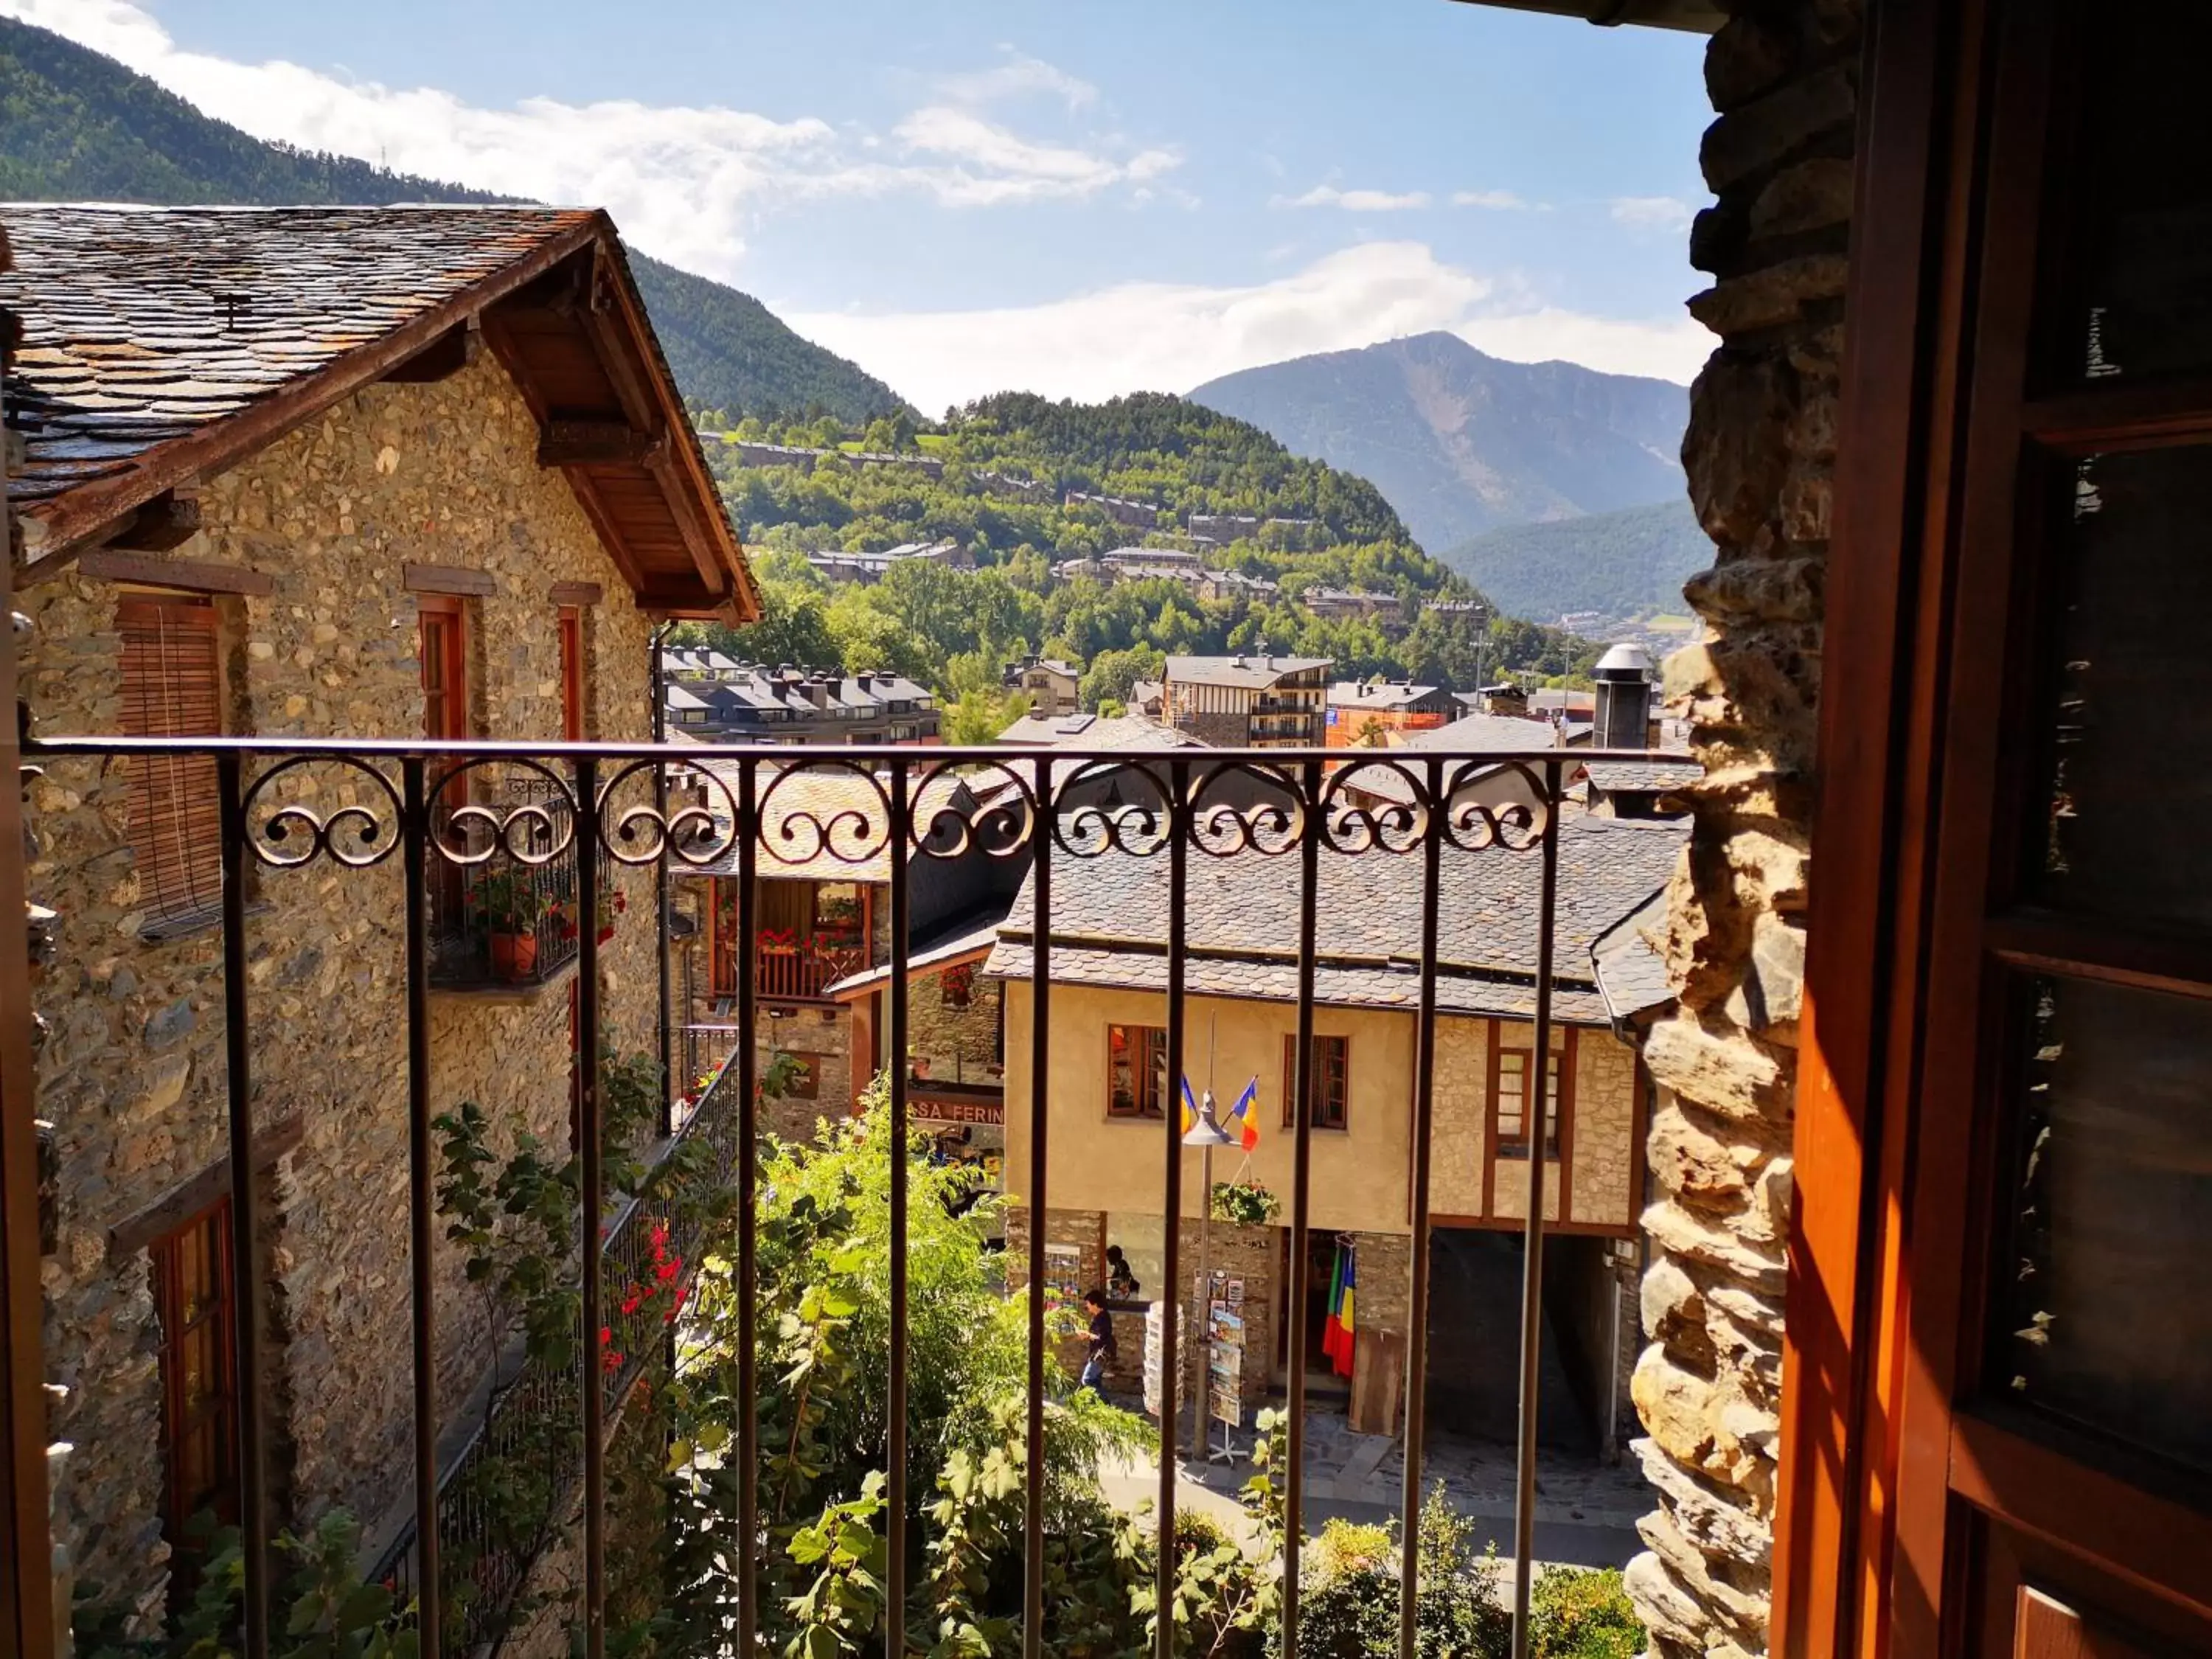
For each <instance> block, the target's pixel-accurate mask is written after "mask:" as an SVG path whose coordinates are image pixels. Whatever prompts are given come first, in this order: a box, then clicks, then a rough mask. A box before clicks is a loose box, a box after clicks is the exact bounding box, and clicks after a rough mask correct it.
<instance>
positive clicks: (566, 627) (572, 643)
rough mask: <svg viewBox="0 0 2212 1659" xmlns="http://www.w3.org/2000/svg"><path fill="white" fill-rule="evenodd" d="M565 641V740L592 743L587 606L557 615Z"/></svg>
mask: <svg viewBox="0 0 2212 1659" xmlns="http://www.w3.org/2000/svg"><path fill="white" fill-rule="evenodd" d="M555 623H556V628H557V629H558V630H559V633H560V639H561V741H562V742H563V743H583V742H586V741H587V740H588V738H589V735H590V732H591V728H592V718H591V714H592V709H591V703H590V698H591V678H590V676H589V675H588V674H587V673H586V671H585V670H586V651H587V649H588V647H587V643H586V639H585V635H584V611H583V607H582V606H580V605H562V606H561V608H560V609H559V611H556V613H555Z"/></svg>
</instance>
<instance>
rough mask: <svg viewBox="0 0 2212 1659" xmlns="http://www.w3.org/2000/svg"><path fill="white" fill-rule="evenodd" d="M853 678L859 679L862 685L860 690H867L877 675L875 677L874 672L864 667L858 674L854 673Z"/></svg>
mask: <svg viewBox="0 0 2212 1659" xmlns="http://www.w3.org/2000/svg"><path fill="white" fill-rule="evenodd" d="M853 678H854V680H855V681H857V682H858V684H859V685H860V690H863V691H865V690H867V689H868V687H869V685H870V684H871V683H872V682H873V680H874V679H875V678H876V677H875V676H874V675H873V674H872V673H871V672H869V671H868V670H866V669H865V668H863V669H862V670H861V671H860V672H859V673H858V674H856V675H854V677H853Z"/></svg>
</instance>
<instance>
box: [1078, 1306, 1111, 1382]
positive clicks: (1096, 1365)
mask: <svg viewBox="0 0 2212 1659" xmlns="http://www.w3.org/2000/svg"><path fill="white" fill-rule="evenodd" d="M1083 1310H1084V1311H1085V1313H1087V1314H1089V1315H1090V1316H1091V1346H1090V1349H1089V1351H1088V1352H1086V1353H1085V1355H1084V1357H1083V1380H1082V1381H1081V1382H1080V1383H1078V1384H1077V1385H1076V1386H1077V1387H1079V1388H1085V1389H1090V1390H1091V1392H1092V1393H1094V1394H1096V1393H1097V1392H1098V1385H1099V1383H1101V1382H1103V1380H1104V1379H1105V1376H1106V1362H1107V1361H1108V1360H1109V1359H1111V1358H1114V1354H1115V1348H1114V1319H1113V1316H1112V1315H1110V1314H1109V1313H1108V1312H1107V1311H1106V1292H1105V1291H1085V1292H1084V1293H1083Z"/></svg>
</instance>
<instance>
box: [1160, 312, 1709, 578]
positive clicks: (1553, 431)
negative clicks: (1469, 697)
mask: <svg viewBox="0 0 2212 1659" xmlns="http://www.w3.org/2000/svg"><path fill="white" fill-rule="evenodd" d="M1190 397H1191V399H1192V401H1193V402H1194V403H1200V404H1205V405H1206V407H1207V408H1209V409H1214V410H1219V411H1221V413H1223V414H1225V415H1233V416H1237V418H1238V419H1240V420H1244V421H1249V422H1251V423H1252V424H1253V425H1255V426H1256V427H1259V428H1261V430H1263V431H1266V432H1268V433H1271V434H1273V435H1274V436H1275V437H1276V438H1278V439H1279V440H1280V441H1282V443H1283V444H1284V446H1285V447H1286V448H1288V449H1289V450H1290V451H1291V453H1293V454H1297V455H1305V456H1310V457H1311V458H1313V459H1316V460H1325V461H1327V462H1328V463H1329V465H1332V466H1334V467H1337V468H1340V470H1342V471H1348V472H1356V473H1358V474H1360V475H1361V476H1363V477H1366V478H1369V479H1370V480H1371V481H1372V482H1373V483H1374V484H1375V486H1376V488H1377V489H1380V490H1381V491H1382V492H1383V496H1384V498H1385V499H1386V500H1388V501H1389V503H1390V504H1391V506H1393V507H1395V508H1397V510H1398V516H1399V517H1400V518H1401V519H1403V520H1405V521H1406V524H1407V527H1408V528H1409V529H1411V530H1412V532H1413V535H1414V537H1415V538H1417V539H1418V540H1419V542H1420V543H1421V544H1422V545H1423V546H1424V547H1428V548H1432V549H1439V550H1441V549H1443V548H1447V547H1453V546H1456V545H1458V544H1460V543H1462V542H1464V541H1467V540H1468V539H1469V538H1473V537H1474V536H1477V535H1480V534H1481V533H1482V532H1485V531H1488V530H1494V529H1497V528H1499V527H1501V526H1507V525H1516V524H1531V523H1541V522H1543V521H1546V520H1555V519H1567V518H1573V517H1576V516H1577V515H1580V514H1583V513H1608V512H1613V511H1616V510H1618V509H1620V508H1622V507H1636V506H1640V505H1643V504H1644V503H1646V502H1650V501H1659V500H1661V499H1662V498H1664V497H1666V496H1668V495H1671V494H1674V493H1675V492H1678V491H1679V490H1680V489H1681V487H1682V470H1681V465H1680V462H1679V461H1678V460H1676V459H1674V456H1675V454H1676V453H1677V451H1678V450H1679V449H1680V445H1681V440H1682V428H1683V427H1684V425H1685V424H1686V422H1687V420H1688V417H1689V394H1688V392H1686V390H1685V389H1684V388H1682V387H1681V386H1676V385H1674V384H1673V383H1672V382H1671V381H1667V380H1645V379H1642V378H1640V377H1638V376H1634V375H1627V374H1601V373H1600V372H1599V371H1597V370H1595V369H1591V368H1583V366H1581V365H1580V364H1578V363H1567V362H1543V363H1519V362H1509V361H1507V360H1505V359H1504V358H1500V357H1493V356H1490V355H1489V354H1488V353H1487V352H1485V351H1482V350H1480V349H1477V348H1476V347H1474V346H1471V345H1469V344H1468V343H1467V342H1466V341H1465V340H1463V339H1462V338H1460V337H1459V336H1458V335H1456V334H1452V333H1449V332H1446V331H1442V330H1432V331H1430V332H1427V333H1425V334H1411V335H1407V336H1404V337H1401V338H1399V339H1395V340H1390V341H1386V342H1384V343H1382V344H1380V345H1371V346H1363V347H1360V348H1358V349H1354V350H1349V351H1331V352H1323V353H1319V354H1316V355H1315V356H1307V357H1297V358H1293V359H1291V361H1289V362H1280V363H1270V364H1268V365H1267V366H1266V367H1264V368H1248V369H1243V370H1241V371H1239V372H1238V373H1237V374H1225V375H1223V376H1222V377H1221V378H1220V379H1218V380H1209V381H1207V382H1206V384H1205V385H1204V386H1200V387H1198V388H1197V389H1196V390H1195V391H1194V392H1191V394H1190Z"/></svg>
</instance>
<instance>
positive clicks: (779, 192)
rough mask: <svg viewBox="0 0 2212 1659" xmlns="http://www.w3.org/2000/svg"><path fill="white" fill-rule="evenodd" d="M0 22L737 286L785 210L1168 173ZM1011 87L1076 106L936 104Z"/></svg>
mask: <svg viewBox="0 0 2212 1659" xmlns="http://www.w3.org/2000/svg"><path fill="white" fill-rule="evenodd" d="M0 14H5V15H14V16H17V17H21V18H22V19H23V20H25V21H28V22H32V23H35V24H38V25H40V26H41V27H46V28H50V29H53V30H55V31H56V32H57V33H61V34H64V35H67V36H68V37H70V39H72V40H77V41H80V42H82V44H84V45H86V46H90V47H92V48H93V49H94V51H97V52H106V53H108V54H109V55H110V56H112V57H115V58H120V59H121V60H122V61H123V62H124V63H125V64H129V65H130V66H131V68H133V69H135V70H138V71H139V72H140V73H142V74H144V75H148V76H151V77H153V78H154V79H155V80H156V81H158V82H161V84H162V85H163V86H165V87H167V88H169V89H170V90H172V91H173V92H175V93H177V94H179V95H180V96H182V97H184V98H185V99H186V100H188V101H190V102H191V103H193V104H196V105H197V106H199V107H200V108H202V109H204V110H205V111H206V112H208V113H210V115H213V116H216V118H219V119H222V120H226V121H229V122H231V123H233V124H234V125H237V126H240V127H243V128H244V129H245V130H246V131H248V132H250V133H252V134H253V135H254V136H255V137H260V138H268V139H281V140H283V141H284V142H286V143H294V144H299V145H301V146H304V147H306V148H307V149H327V150H333V151H336V152H337V153H338V154H340V155H358V156H362V157H363V158H365V159H367V160H370V161H377V162H379V163H380V164H382V165H383V166H386V167H392V168H393V169H395V170H397V171H399V172H403V173H416V174H419V175H421V176H422V177H425V178H428V179H439V180H443V181H450V182H453V183H459V184H466V185H474V186H476V187H477V188H478V189H481V190H489V191H497V192H499V193H501V194H503V195H513V196H526V197H532V198H535V199H537V200H540V201H547V202H559V203H582V204H592V205H595V206H597V205H604V206H605V207H607V208H608V209H610V210H611V211H612V212H613V214H614V216H615V221H616V222H617V224H619V225H620V226H621V227H622V228H623V234H624V235H625V236H627V237H628V238H629V240H632V241H633V242H635V243H636V244H637V245H638V246H641V247H642V248H644V249H645V250H646V251H647V252H651V253H655V254H659V255H660V256H662V257H663V258H668V259H671V260H672V261H674V262H675V263H676V264H680V265H683V266H684V267H685V268H686V269H689V270H698V271H702V272H704V273H706V274H707V275H708V276H721V277H732V276H736V275H737V273H738V267H739V265H740V264H742V262H743V257H744V239H745V234H746V232H747V230H748V228H750V225H751V224H752V223H753V222H756V221H757V219H758V217H759V216H761V215H762V214H763V212H766V211H770V210H775V209H776V208H778V207H781V206H785V205H787V204H793V203H796V202H803V201H807V200H811V199H817V198H820V197H832V196H858V197H866V196H883V195H889V194H892V193H895V192H920V193H922V194H925V195H927V196H929V197H932V198H933V199H934V200H936V201H937V202H939V204H944V205H946V206H951V207H988V206H995V205H1000V204H1014V203H1021V202H1029V201H1036V200H1040V199H1044V198H1048V197H1082V196H1090V195H1094V194H1096V193H1097V192H1099V191H1104V190H1107V189H1109V188H1113V187H1115V186H1119V185H1131V184H1140V183H1143V182H1145V181H1147V180H1152V179H1158V177H1159V176H1160V175H1161V174H1163V173H1167V172H1169V171H1171V170H1172V169H1173V168H1174V167H1176V166H1177V165H1179V163H1180V160H1181V158H1180V157H1179V156H1178V155H1176V152H1174V151H1172V150H1170V149H1159V148H1151V149H1135V148H1134V147H1133V146H1131V145H1128V144H1126V143H1119V142H1114V141H1100V142H1098V143H1095V144H1092V145H1091V146H1090V147H1078V146H1075V145H1071V144H1052V143H1036V142H1032V141H1030V140H1027V139H1024V138H1023V137H1019V136H1018V135H1017V134H1016V133H1014V132H1012V131H1010V130H1009V129H1007V128H1006V127H1004V126H1001V125H997V124H994V123H993V122H990V121H987V120H985V119H984V118H982V117H981V116H980V115H977V114H975V112H973V111H972V110H970V109H968V108H963V107H959V106H957V105H956V104H955V103H951V102H947V103H942V104H934V105H932V106H928V107H926V108H922V109H918V110H916V111H915V112H913V113H912V114H910V115H909V116H908V117H907V118H905V120H903V121H902V122H901V123H899V125H897V126H896V128H895V129H894V133H893V137H894V138H895V140H896V143H890V144H887V143H884V142H882V141H880V140H879V139H878V137H877V135H875V134H872V133H869V132H867V131H854V132H842V131H839V130H838V129H836V128H833V127H832V126H831V125H829V123H828V122H827V121H824V120H821V119H818V118H813V117H800V118H797V119H793V120H777V119H775V118H771V117H768V116H764V115H760V114H756V113H753V112H749V111H744V110H735V109H728V108H723V107H719V106H714V107H696V106H652V105H647V104H641V103H636V102H633V101H629V100H605V101H602V102H597V103H591V104H568V103H563V102H561V101H559V100H555V99H550V98H531V99H525V100H521V101H520V102H519V103H517V104H515V105H514V106H512V107H510V108H505V109H490V108H485V107H481V106H473V105H469V104H465V103H464V102H462V101H461V100H459V99H458V98H455V97H454V96H453V94H450V93H446V92H442V91H439V90H437V89H435V88H392V87H386V86H382V85H380V84H378V83H377V82H368V81H349V80H343V79H341V78H339V77H337V76H331V75H325V74H324V73H322V72H320V71H319V70H311V69H307V68H304V67H302V66H301V65H300V64H288V63H283V62H279V61H272V62H268V63H261V64H243V63H236V62H232V61H230V60H228V59H225V58H216V57H211V56H209V55H207V54H205V53H201V52H188V51H185V50H184V49H182V48H180V47H179V46H178V45H177V44H176V42H175V41H173V40H172V39H171V38H170V37H169V35H168V33H167V31H166V30H165V29H164V28H163V27H161V24H160V22H159V21H156V19H155V17H154V16H153V15H152V14H151V13H150V12H149V11H148V10H147V9H145V8H144V7H143V5H139V4H136V3H132V0H0ZM959 79H960V78H959V77H956V80H959ZM1024 90H1027V91H1048V92H1051V93H1053V94H1054V95H1056V96H1059V97H1060V98H1061V99H1063V100H1066V101H1068V102H1070V104H1071V106H1072V105H1073V104H1076V103H1080V102H1083V101H1085V100H1086V98H1087V96H1088V94H1089V93H1090V89H1089V88H1087V86H1086V83H1084V82H1079V81H1077V80H1076V79H1075V78H1074V77H1073V76H1066V75H1064V74H1062V73H1061V72H1060V70H1055V69H1054V68H1053V66H1052V65H1050V64H1045V63H1042V61H1040V60H1038V59H1035V58H1022V57H1019V56H1012V57H1009V58H1007V60H1006V61H1005V62H1002V63H1000V64H995V65H994V66H992V67H991V68H989V69H987V70H982V71H980V72H978V74H976V75H975V76H970V77H965V78H964V80H962V81H961V82H960V84H958V85H956V86H954V87H952V88H949V89H947V93H946V95H947V96H948V97H952V96H955V95H956V94H957V96H958V97H960V98H963V99H966V100H985V99H988V98H992V97H998V96H1006V95H1012V94H1015V93H1017V92H1020V91H1024Z"/></svg>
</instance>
